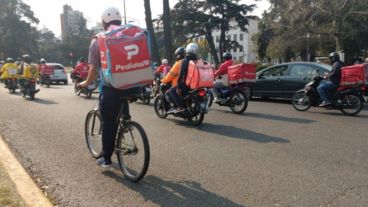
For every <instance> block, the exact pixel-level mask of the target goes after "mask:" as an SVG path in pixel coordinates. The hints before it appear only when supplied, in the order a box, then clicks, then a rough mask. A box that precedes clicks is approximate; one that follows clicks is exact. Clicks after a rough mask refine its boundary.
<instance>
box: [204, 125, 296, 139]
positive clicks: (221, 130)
mask: <svg viewBox="0 0 368 207" xmlns="http://www.w3.org/2000/svg"><path fill="white" fill-rule="evenodd" d="M197 129H198V130H201V131H205V132H208V133H214V134H220V135H223V136H225V137H230V138H237V139H247V140H251V141H255V142H261V143H268V142H277V143H290V141H289V140H287V139H284V138H280V137H274V136H269V135H266V134H261V133H257V132H252V131H249V130H246V129H241V128H238V127H234V126H229V125H222V124H211V123H202V125H201V126H199V127H198V128H197Z"/></svg>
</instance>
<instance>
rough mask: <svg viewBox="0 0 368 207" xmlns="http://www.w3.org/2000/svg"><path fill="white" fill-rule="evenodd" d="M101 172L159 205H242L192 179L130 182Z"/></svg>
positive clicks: (110, 172)
mask: <svg viewBox="0 0 368 207" xmlns="http://www.w3.org/2000/svg"><path fill="white" fill-rule="evenodd" d="M103 174H104V175H105V176H107V177H110V178H112V179H115V180H116V181H117V182H119V183H121V184H123V185H124V186H126V187H128V188H130V189H131V190H133V191H136V192H138V193H139V194H140V195H142V196H143V198H144V199H146V200H149V201H151V202H153V203H155V204H157V205H159V206H167V207H171V206H211V207H212V206H234V207H240V206H244V205H239V204H237V203H235V202H233V201H231V200H229V199H227V198H225V197H222V196H220V195H217V194H215V193H212V192H210V191H208V190H206V189H204V188H202V186H201V184H200V183H197V182H194V181H166V180H163V179H161V178H158V177H155V176H147V177H145V178H143V180H141V181H140V182H139V183H132V182H129V181H127V180H126V179H124V178H123V177H122V176H120V175H119V174H116V173H115V172H113V171H105V172H103Z"/></svg>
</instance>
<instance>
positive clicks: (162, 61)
mask: <svg viewBox="0 0 368 207" xmlns="http://www.w3.org/2000/svg"><path fill="white" fill-rule="evenodd" d="M161 64H162V65H167V64H169V61H168V60H167V59H162V60H161Z"/></svg>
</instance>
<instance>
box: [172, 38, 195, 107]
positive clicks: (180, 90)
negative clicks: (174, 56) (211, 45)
mask: <svg viewBox="0 0 368 207" xmlns="http://www.w3.org/2000/svg"><path fill="white" fill-rule="evenodd" d="M198 51H199V47H198V45H197V44H196V43H189V44H188V45H187V46H186V48H185V54H186V55H185V57H184V59H183V62H182V65H181V68H180V73H179V77H178V81H177V84H178V85H177V86H176V87H174V88H175V92H173V93H171V97H172V98H173V101H174V103H175V105H176V107H177V108H176V110H175V113H180V112H183V111H185V105H184V102H183V100H182V99H181V97H183V96H185V95H187V94H188V92H189V88H188V86H187V85H186V83H185V80H186V78H187V75H188V67H189V62H190V61H196V60H197V59H198V57H197V56H198ZM173 90H174V89H173Z"/></svg>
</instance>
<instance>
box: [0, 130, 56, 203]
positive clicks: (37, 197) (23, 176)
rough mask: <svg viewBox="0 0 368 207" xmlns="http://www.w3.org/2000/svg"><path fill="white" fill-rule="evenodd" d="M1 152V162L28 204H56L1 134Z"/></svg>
mask: <svg viewBox="0 0 368 207" xmlns="http://www.w3.org/2000/svg"><path fill="white" fill-rule="evenodd" d="M0 152H1V153H0V162H1V163H2V164H3V166H4V168H5V170H6V172H7V173H8V175H9V177H10V178H11V180H12V181H13V182H14V184H15V186H16V189H17V191H18V194H19V195H20V197H21V198H22V199H23V200H24V202H25V203H26V205H27V206H32V207H33V206H34V207H49V206H50V207H52V206H54V205H52V203H51V202H50V201H49V200H48V199H47V198H46V196H45V195H44V194H43V193H42V191H41V190H40V189H39V188H38V186H37V185H36V183H35V182H33V180H32V178H31V177H30V176H29V175H28V174H27V172H26V171H25V170H24V169H23V167H22V165H21V164H20V163H19V162H18V160H17V159H16V158H15V156H14V155H13V153H12V152H11V151H10V149H9V148H8V146H7V144H6V143H5V142H4V140H3V138H2V137H1V136H0Z"/></svg>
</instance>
